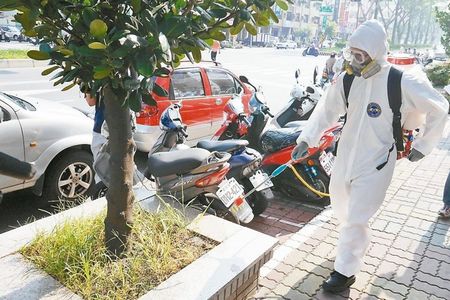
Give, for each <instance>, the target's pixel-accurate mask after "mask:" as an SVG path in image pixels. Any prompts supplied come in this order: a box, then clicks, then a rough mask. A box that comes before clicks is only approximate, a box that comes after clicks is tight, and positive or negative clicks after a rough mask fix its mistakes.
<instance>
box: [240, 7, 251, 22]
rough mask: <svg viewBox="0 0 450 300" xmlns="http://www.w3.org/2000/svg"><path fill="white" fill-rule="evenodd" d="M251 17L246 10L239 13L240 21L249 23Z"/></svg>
mask: <svg viewBox="0 0 450 300" xmlns="http://www.w3.org/2000/svg"><path fill="white" fill-rule="evenodd" d="M251 17H252V15H251V14H250V13H249V12H248V11H247V10H246V9H243V10H241V11H239V18H241V20H244V21H250V19H251Z"/></svg>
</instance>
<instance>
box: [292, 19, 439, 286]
mask: <svg viewBox="0 0 450 300" xmlns="http://www.w3.org/2000/svg"><path fill="white" fill-rule="evenodd" d="M348 45H349V46H350V47H354V48H358V49H361V50H364V51H366V52H367V53H368V54H369V55H370V57H371V58H372V59H373V60H376V61H377V62H378V64H380V66H381V70H380V71H379V72H378V73H376V74H375V75H373V76H371V77H369V78H367V79H364V78H363V77H356V76H355V78H354V80H353V83H352V86H351V89H350V93H349V96H348V108H346V104H345V97H344V87H343V77H344V73H342V74H341V75H340V76H339V77H338V78H337V80H336V82H335V83H334V84H333V85H332V86H330V87H329V89H328V91H327V93H326V94H325V95H324V96H323V98H322V100H321V101H319V104H318V106H317V108H316V110H315V111H314V113H313V114H312V115H311V118H310V120H309V121H308V123H307V125H306V127H305V128H304V129H303V131H302V133H301V135H300V136H299V138H298V139H297V143H300V142H302V141H303V142H306V143H307V144H308V145H309V146H310V147H311V146H316V145H318V143H319V139H320V137H321V134H322V133H323V132H324V130H325V129H327V128H329V127H330V126H331V125H332V124H333V123H335V122H336V121H337V120H338V118H339V116H340V115H344V114H345V113H346V112H347V122H346V124H345V126H344V128H343V131H342V134H341V137H340V141H339V147H338V151H337V157H336V161H335V165H334V168H333V174H332V176H331V181H330V194H331V205H332V208H333V212H334V214H335V216H336V217H337V219H338V221H339V223H340V235H339V241H338V246H337V247H338V249H337V255H336V260H335V266H334V267H335V270H336V271H337V272H339V273H341V274H343V275H345V276H347V277H350V276H352V275H355V274H356V273H357V272H358V271H359V270H360V266H361V263H362V259H363V256H364V254H365V251H366V249H367V246H368V244H369V242H370V232H369V226H368V221H369V219H370V218H371V217H372V216H373V215H374V214H375V212H376V211H377V210H378V208H379V207H380V205H381V203H382V202H383V200H384V197H385V194H386V190H387V188H388V186H389V183H390V182H391V179H392V174H393V171H394V166H395V162H396V158H397V153H396V149H395V143H394V138H393V129H392V118H393V113H392V110H391V108H390V106H389V101H388V94H387V78H388V73H389V69H390V64H389V63H388V62H387V61H386V53H387V42H386V32H385V30H384V28H383V27H382V25H381V24H380V23H379V22H378V21H375V20H370V21H366V22H365V23H363V24H362V25H361V26H359V27H358V29H357V30H356V31H355V32H354V33H353V34H352V36H351V37H350V39H349V42H348ZM401 89H402V106H401V113H402V124H403V125H404V124H405V122H406V121H407V120H408V118H410V117H411V116H413V115H417V114H423V116H424V118H425V124H424V127H423V128H424V130H423V134H422V135H421V136H420V137H419V138H417V139H416V140H415V141H414V142H413V148H415V149H416V150H418V151H420V152H421V153H422V154H424V155H427V154H429V153H430V152H431V150H432V149H433V148H434V147H435V146H436V144H437V143H438V141H439V139H440V137H441V134H442V131H443V129H444V126H445V123H446V120H447V112H448V103H447V101H446V100H445V98H444V97H442V95H440V94H439V93H438V92H437V91H435V90H434V89H433V88H432V86H431V84H430V82H429V81H428V80H427V79H426V78H424V77H421V76H418V77H416V76H414V75H413V74H408V73H406V72H405V73H404V74H403V77H402V80H401ZM369 107H370V108H373V107H376V108H380V109H377V110H375V113H374V110H373V109H369ZM416 125H417V124H416ZM420 125H422V124H420ZM390 149H391V150H393V151H391V152H390V151H389V150H390ZM386 162H387V163H386ZM383 163H386V164H385V165H384V167H383V168H381V169H380V170H377V166H379V165H381V164H383Z"/></svg>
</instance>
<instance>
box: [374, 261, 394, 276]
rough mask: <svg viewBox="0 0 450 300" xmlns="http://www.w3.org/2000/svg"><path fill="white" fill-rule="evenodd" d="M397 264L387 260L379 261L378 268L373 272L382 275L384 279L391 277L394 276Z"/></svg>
mask: <svg viewBox="0 0 450 300" xmlns="http://www.w3.org/2000/svg"><path fill="white" fill-rule="evenodd" d="M398 267H399V265H397V264H394V263H391V262H388V261H381V263H380V265H379V266H378V269H377V270H376V271H375V274H376V275H377V276H379V277H384V278H386V279H391V278H393V277H394V275H395V273H396V271H397V269H398Z"/></svg>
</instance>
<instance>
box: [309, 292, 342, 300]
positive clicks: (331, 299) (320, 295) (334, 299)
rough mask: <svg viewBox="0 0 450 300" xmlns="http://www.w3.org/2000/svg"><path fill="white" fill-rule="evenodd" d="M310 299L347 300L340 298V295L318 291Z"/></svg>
mask: <svg viewBox="0 0 450 300" xmlns="http://www.w3.org/2000/svg"><path fill="white" fill-rule="evenodd" d="M308 299H310V298H308ZM312 299H314V300H344V299H349V298H348V297H345V296H341V295H335V294H331V293H327V292H325V291H323V290H319V291H318V292H317V293H316V294H315V295H314V297H313V298H312Z"/></svg>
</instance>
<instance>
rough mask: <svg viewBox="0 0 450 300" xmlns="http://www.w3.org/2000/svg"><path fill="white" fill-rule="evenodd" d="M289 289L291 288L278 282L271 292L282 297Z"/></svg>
mask: <svg viewBox="0 0 450 300" xmlns="http://www.w3.org/2000/svg"><path fill="white" fill-rule="evenodd" d="M290 290H291V288H290V287H288V286H285V285H284V284H279V285H277V286H276V287H275V288H274V289H273V290H272V293H274V294H275V295H278V296H281V297H283V298H286V297H284V295H286V294H287V293H288V292H289V291H290Z"/></svg>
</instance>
